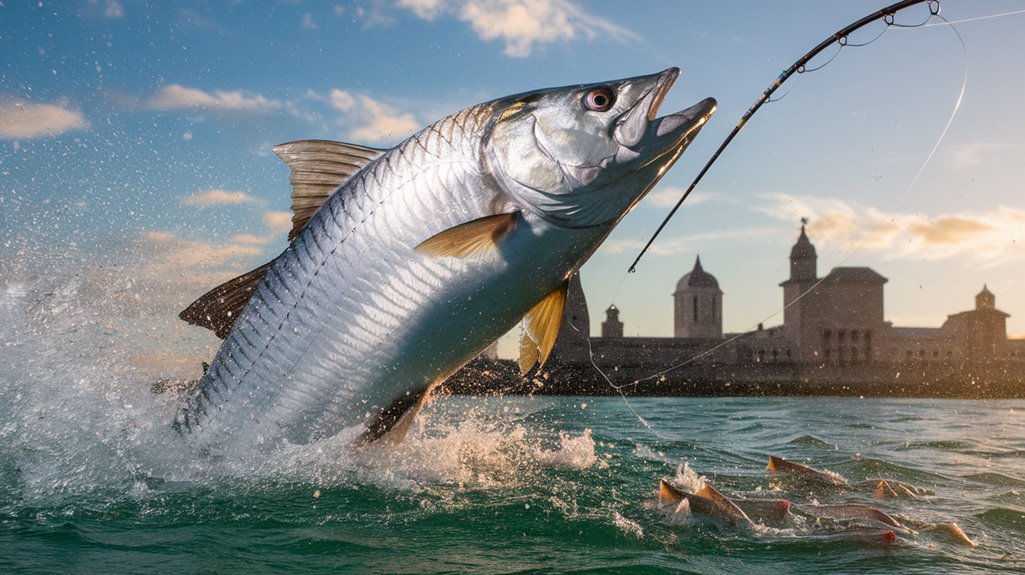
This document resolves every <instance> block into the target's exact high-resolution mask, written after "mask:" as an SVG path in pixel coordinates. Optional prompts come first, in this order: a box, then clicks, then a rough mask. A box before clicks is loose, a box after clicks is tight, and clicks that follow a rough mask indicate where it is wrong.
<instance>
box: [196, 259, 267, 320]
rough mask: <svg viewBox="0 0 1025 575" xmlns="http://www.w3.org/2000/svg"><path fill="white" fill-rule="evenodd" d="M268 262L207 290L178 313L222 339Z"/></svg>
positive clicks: (247, 299) (244, 305)
mask: <svg viewBox="0 0 1025 575" xmlns="http://www.w3.org/2000/svg"><path fill="white" fill-rule="evenodd" d="M271 263H273V262H268V263H266V264H263V265H262V266H260V267H258V268H256V269H255V270H253V271H250V272H246V273H244V274H242V275H240V276H238V277H237V278H234V279H230V280H228V281H226V282H224V283H223V284H221V285H219V286H217V287H215V288H214V289H212V290H210V291H208V292H206V293H205V294H203V295H202V296H200V298H199V299H197V300H196V301H194V302H192V304H191V305H189V307H187V308H185V309H184V310H182V312H181V313H180V314H178V317H180V318H181V319H183V320H185V321H187V322H189V323H191V324H192V325H198V326H200V327H205V328H207V329H209V330H212V331H213V332H214V334H216V335H217V337H219V338H221V339H224V338H226V337H228V332H229V331H231V326H232V325H234V324H235V320H236V319H238V316H239V314H240V313H242V308H244V307H246V303H248V302H249V298H250V297H252V295H253V292H255V291H256V286H258V285H260V282H261V281H263V278H264V277H265V276H266V275H267V270H268V269H270V266H271Z"/></svg>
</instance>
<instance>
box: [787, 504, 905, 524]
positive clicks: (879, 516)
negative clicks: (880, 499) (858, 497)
mask: <svg viewBox="0 0 1025 575" xmlns="http://www.w3.org/2000/svg"><path fill="white" fill-rule="evenodd" d="M796 507H797V510H798V511H800V512H801V513H803V514H805V515H811V516H812V517H816V518H825V519H840V520H850V519H871V520H872V521H877V522H879V523H882V524H884V525H888V526H890V527H896V528H897V529H904V526H903V525H901V524H900V522H899V521H897V520H896V519H894V518H893V517H891V516H890V515H889V514H888V513H886V512H885V511H881V510H879V509H876V508H875V507H868V506H867V505H843V504H839V505H799V506H796Z"/></svg>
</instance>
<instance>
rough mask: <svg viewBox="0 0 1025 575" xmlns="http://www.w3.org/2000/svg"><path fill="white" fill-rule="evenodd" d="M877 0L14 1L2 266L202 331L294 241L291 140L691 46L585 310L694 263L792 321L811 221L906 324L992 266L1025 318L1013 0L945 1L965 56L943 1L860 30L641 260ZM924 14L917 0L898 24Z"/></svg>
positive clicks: (922, 321) (745, 299)
mask: <svg viewBox="0 0 1025 575" xmlns="http://www.w3.org/2000/svg"><path fill="white" fill-rule="evenodd" d="M884 4H885V3H879V2H870V1H860V0H859V1H857V2H850V3H844V4H834V3H820V2H813V1H810V0H808V1H796V0H795V1H789V2H781V3H773V4H772V5H762V4H759V5H751V4H749V3H742V2H727V3H717V4H714V5H707V4H681V3H669V2H665V3H662V2H652V3H649V4H644V5H643V6H642V8H641V9H637V8H635V7H624V6H623V5H621V4H619V3H616V2H611V1H601V2H588V3H577V2H569V1H566V0H530V1H529V2H528V1H525V0H523V1H517V0H457V1H454V2H446V3H442V2H438V1H437V0H396V1H394V2H387V1H367V2H338V3H333V4H324V3H313V2H302V1H299V2H271V3H256V2H223V3H210V4H206V5H203V6H198V7H197V6H194V5H192V4H191V3H179V2H168V3H162V4H160V5H158V6H153V5H145V4H141V3H136V2H132V1H128V0H125V1H116V0H83V1H81V2H77V3H68V4H59V5H57V4H55V5H50V4H49V3H47V2H41V3H32V4H26V3H17V4H14V3H2V4H0V15H2V16H3V17H2V18H0V49H3V50H4V53H5V54H8V55H10V56H9V57H8V58H5V59H4V61H3V62H2V63H0V72H2V74H0V77H2V78H4V80H3V82H2V83H0V263H2V265H0V270H5V271H7V273H8V275H10V274H12V273H17V272H18V270H19V269H20V268H22V267H31V268H33V269H38V268H41V267H42V268H45V267H46V266H57V267H60V268H61V269H62V270H64V271H65V272H66V273H68V274H73V273H75V271H74V270H75V269H78V268H81V267H84V266H89V265H101V266H102V265H108V269H109V266H112V265H117V266H119V268H118V269H120V270H122V271H123V273H125V274H127V275H131V276H132V277H133V278H135V279H136V284H135V285H136V286H137V287H138V289H139V297H142V298H144V299H145V300H146V302H147V304H148V305H147V309H148V311H149V313H151V315H152V317H150V318H149V320H150V321H160V322H166V324H167V325H168V326H173V329H175V330H183V331H187V330H188V329H193V328H188V327H187V326H178V325H176V324H177V323H180V322H178V320H177V319H176V317H175V315H176V312H177V309H180V307H179V306H182V305H183V304H187V303H188V302H189V301H191V299H192V298H195V297H196V296H198V295H199V294H201V293H202V292H203V291H205V289H207V288H210V287H213V286H214V285H216V283H218V281H220V280H222V279H226V278H227V277H230V276H232V275H236V274H238V273H241V272H244V271H247V270H248V269H251V268H252V267H255V266H256V265H259V264H262V263H264V262H265V261H267V260H268V259H270V258H272V257H274V256H276V255H277V254H278V253H279V252H280V250H281V249H282V248H283V247H284V245H285V231H286V230H287V227H288V222H289V219H290V214H289V213H288V212H287V210H288V204H289V198H288V192H289V190H288V170H287V167H286V166H285V165H284V164H283V163H281V162H280V161H279V160H278V159H277V158H275V157H273V156H272V154H271V153H270V149H271V147H273V146H274V145H275V144H278V143H282V142H285V141H290V140H296V139H309V138H327V139H335V140H342V141H351V142H355V143H361V144H367V145H372V146H379V147H388V146H392V145H394V144H396V143H398V142H399V141H401V140H402V139H404V138H405V137H407V136H408V135H410V134H411V133H413V132H414V131H415V130H417V129H419V128H420V127H422V126H425V125H427V124H429V123H430V122H432V121H434V120H435V119H438V118H440V117H442V116H444V115H447V114H449V113H452V112H454V111H456V110H458V109H460V108H462V107H465V106H467V105H471V104H474V103H477V102H480V101H484V100H488V99H491V98H496V97H501V96H504V95H507V94H511V93H516V92H521V91H524V90H530V89H535V88H541V87H546V86H558V85H566V84H574V83H581V82H591V81H599V80H602V79H608V80H611V79H615V78H620V77H625V76H631V75H637V74H643V73H651V72H655V71H658V70H661V69H664V68H667V67H669V66H679V67H681V68H682V70H683V73H682V75H681V78H680V80H679V81H678V82H677V84H676V86H674V88H673V89H672V91H671V92H670V94H669V96H668V97H667V100H666V102H665V104H664V107H663V110H678V109H682V108H683V107H686V106H689V105H691V104H693V103H695V102H697V101H699V100H700V99H702V98H704V97H707V96H712V97H715V98H716V99H717V100H718V102H719V110H718V112H717V114H716V115H715V116H714V117H713V118H712V120H711V121H710V123H709V124H708V126H707V127H706V128H705V129H704V130H703V132H702V133H701V134H700V136H699V137H698V139H697V140H696V141H695V143H694V144H693V145H692V146H691V147H690V148H689V149H688V151H687V152H686V153H685V154H684V156H683V157H682V158H681V160H680V162H679V163H678V164H677V166H675V167H674V168H673V169H672V170H671V171H670V172H669V173H668V174H667V176H666V177H665V179H664V180H663V181H662V182H661V183H660V184H659V185H658V186H657V187H656V188H655V189H654V190H653V191H652V193H651V194H650V195H649V197H648V198H647V199H646V200H645V201H644V202H642V203H641V204H640V205H639V206H638V207H637V208H636V209H635V210H634V212H633V213H631V214H630V215H629V216H628V217H627V218H626V219H625V220H624V221H623V223H622V224H621V225H620V226H619V228H617V230H616V231H615V232H614V233H613V234H612V236H610V238H609V239H608V240H607V242H606V243H605V244H604V245H603V246H602V248H600V249H599V251H598V252H597V253H596V254H595V255H594V256H593V258H592V259H591V261H590V262H588V263H587V264H586V265H585V266H584V268H583V270H582V274H583V278H584V283H585V289H586V291H587V297H588V302H589V304H590V306H591V309H592V310H601V311H604V309H605V308H607V307H608V306H609V305H610V304H613V303H614V304H615V305H616V306H617V307H618V308H619V309H620V310H621V312H622V315H621V319H622V320H623V321H624V323H625V324H626V334H627V335H648V336H668V335H671V334H672V311H671V310H672V307H671V306H672V297H671V293H672V286H673V285H674V283H675V282H676V280H677V279H679V277H680V276H682V275H683V274H684V273H686V272H687V271H689V270H690V268H691V266H692V265H693V262H694V258H695V256H697V255H700V256H701V260H702V263H703V264H704V266H705V268H706V269H707V270H708V271H709V272H710V273H713V274H714V275H715V276H716V277H717V278H718V279H719V281H720V284H721V285H722V286H723V289H724V291H725V292H726V293H725V294H724V305H723V308H724V310H723V314H724V318H723V319H724V323H725V326H724V328H725V330H726V331H728V332H743V331H747V330H750V329H753V328H754V327H755V326H757V325H758V323H764V324H765V325H774V324H777V323H780V322H781V321H782V320H781V318H782V315H781V311H782V297H781V295H780V294H779V291H778V289H777V288H775V287H774V286H775V285H776V284H777V283H778V282H779V281H781V280H782V279H783V278H785V277H787V274H786V269H787V258H786V253H785V252H786V249H787V246H789V245H791V244H792V242H793V240H794V238H795V237H796V234H797V229H798V225H799V220H800V218H802V217H807V218H809V224H808V231H809V234H810V235H812V236H813V238H815V243H816V246H817V248H818V250H819V262H820V268H821V269H823V270H828V269H831V268H833V267H837V266H870V267H872V268H873V269H875V270H876V271H878V272H879V273H880V274H882V275H883V276H886V277H887V278H889V280H890V282H889V283H888V284H887V287H886V301H887V304H886V305H887V309H886V319H887V320H889V321H893V322H894V324H896V325H916V326H918V325H921V326H937V325H939V324H941V323H942V322H943V320H944V319H945V318H946V316H947V315H948V314H950V313H954V312H956V311H959V310H962V309H968V308H969V307H970V305H971V300H972V298H973V297H974V295H975V294H976V293H978V291H979V290H980V289H981V288H982V286H983V285H984V284H985V285H987V286H988V287H989V289H990V290H991V291H992V292H993V293H995V294H996V295H997V297H998V305H999V306H1000V308H1001V309H1003V310H1004V311H1006V312H1007V313H1009V314H1011V317H1010V318H1009V319H1008V331H1009V333H1010V334H1011V335H1012V336H1017V337H1022V336H1025V298H1023V297H1021V294H1025V274H1022V273H1021V272H1020V269H1021V266H1022V264H1023V263H1025V200H1023V199H1022V196H1021V192H1020V188H1021V187H1022V184H1023V182H1025V165H1023V164H1022V163H1021V162H1020V161H1019V160H1018V157H1019V156H1020V153H1021V151H1022V149H1023V148H1025V141H1023V138H1022V136H1021V134H1025V111H1023V110H1022V109H1021V106H1020V103H1019V98H1018V95H1019V94H1021V93H1023V92H1025V75H1022V74H1015V73H1009V72H1013V71H1015V70H1018V69H1020V67H1021V64H1020V62H1018V61H1017V58H1016V54H1020V53H1022V52H1023V51H1025V38H1023V36H1022V35H1021V34H1020V30H1021V29H1022V26H1023V25H1025V1H1022V0H1001V1H994V2H987V3H985V4H979V3H974V2H968V1H965V0H948V1H945V2H943V3H942V9H943V11H942V14H943V16H944V17H946V18H947V19H948V20H951V21H954V22H955V23H956V26H957V31H958V33H959V34H960V37H961V38H963V40H964V44H965V47H966V51H965V54H966V56H963V55H962V49H961V44H960V42H959V41H958V36H957V35H955V34H954V33H953V32H952V31H951V29H950V28H948V27H947V26H946V25H945V24H944V23H943V22H942V21H940V20H937V19H935V18H933V19H931V20H929V21H928V23H927V25H926V26H923V27H919V28H912V29H905V28H891V29H888V30H887V31H886V33H885V34H882V36H880V37H879V38H878V39H877V40H875V41H874V42H872V43H871V44H870V45H867V46H863V47H857V48H855V47H853V45H854V44H860V43H864V42H868V41H870V40H872V39H873V38H875V37H876V36H877V35H878V34H879V33H880V32H881V31H882V27H881V26H882V25H881V24H880V27H877V28H873V27H870V28H869V29H866V30H865V31H864V32H863V33H864V36H861V35H859V36H858V37H857V38H854V37H852V38H850V39H849V44H850V45H849V46H848V47H846V48H844V49H842V50H841V51H840V52H839V54H838V55H837V56H836V58H835V59H833V60H832V61H829V59H830V58H832V57H833V56H834V53H835V51H834V49H832V48H831V49H830V50H827V51H826V53H824V54H823V56H822V59H821V60H820V61H816V62H813V63H812V64H810V65H809V69H811V68H812V67H817V66H819V65H822V64H826V62H827V61H829V63H828V65H826V66H825V67H824V68H822V69H821V70H819V71H816V72H815V73H809V74H803V75H801V76H798V77H796V78H794V79H792V80H791V81H790V82H789V83H788V84H786V85H785V86H784V88H783V89H781V90H780V93H779V94H777V95H778V96H779V97H782V99H781V100H779V101H778V102H774V103H772V104H769V105H767V106H765V107H764V108H763V109H762V110H761V111H760V112H759V114H758V115H757V116H755V117H754V118H753V119H752V121H751V122H750V124H749V125H748V126H747V128H746V129H745V130H744V132H743V133H741V135H740V136H739V137H738V138H737V140H736V141H735V142H734V143H733V144H732V145H731V147H730V148H728V149H727V151H726V153H725V154H724V155H723V157H722V159H721V160H720V161H719V162H718V163H717V164H716V165H715V166H714V167H713V168H712V170H711V171H710V172H709V173H708V175H707V176H706V177H705V179H704V180H703V182H702V184H701V185H700V186H699V187H698V188H697V189H696V190H695V192H694V194H693V195H692V197H691V198H690V199H688V201H687V202H686V203H685V204H684V206H683V209H682V210H681V211H680V212H679V213H678V214H677V216H676V217H675V219H674V220H673V221H672V223H671V224H670V226H669V227H668V228H667V229H666V231H665V232H664V233H663V235H662V236H661V237H660V238H659V239H658V241H657V242H656V243H655V244H654V246H653V248H652V250H651V251H650V252H649V253H648V254H647V255H646V256H645V258H644V259H643V260H641V262H640V264H639V266H638V268H637V273H635V274H627V272H626V270H627V268H628V267H629V264H630V262H631V261H632V260H633V258H634V257H635V256H636V255H637V253H638V251H639V250H640V248H641V247H642V246H643V245H644V242H645V241H646V240H647V239H648V237H650V235H651V233H652V232H653V231H654V229H655V227H656V226H657V224H658V222H659V221H660V220H661V219H662V218H663V217H664V216H665V214H666V213H667V212H668V210H669V207H670V206H671V204H672V203H673V202H675V200H676V199H677V197H678V196H679V194H680V193H682V191H683V189H685V187H686V186H687V184H688V183H689V182H690V180H691V179H692V178H693V176H694V175H695V173H696V171H697V170H698V169H699V168H700V167H701V166H702V165H703V164H704V162H705V161H706V160H707V158H708V157H709V156H710V154H711V153H712V151H713V150H714V149H715V147H716V146H718V144H719V142H720V141H721V140H722V138H723V137H725V135H726V134H727V133H728V132H729V130H730V129H731V128H732V127H733V126H734V125H735V123H736V121H737V119H738V118H739V117H740V116H741V115H742V113H743V112H744V111H745V110H746V109H747V108H748V107H749V106H750V105H751V103H752V102H753V101H754V99H755V98H756V97H757V95H758V94H759V93H761V91H762V90H763V89H764V88H765V86H766V85H768V83H769V82H770V81H771V80H772V78H774V77H775V76H776V75H777V74H778V73H779V71H780V70H782V69H783V68H785V67H786V66H788V65H789V64H790V63H791V62H792V61H793V60H794V59H796V58H797V57H798V56H800V55H801V54H803V53H804V52H805V51H807V50H808V49H809V48H810V47H812V46H814V45H815V44H816V43H818V42H819V41H820V40H822V39H823V38H824V37H826V36H828V35H829V34H830V33H832V32H833V31H835V30H837V29H839V28H841V27H843V26H844V25H846V24H848V23H850V22H851V21H853V20H855V19H857V18H859V17H861V16H863V15H865V14H867V13H869V12H871V11H873V10H876V9H879V8H881V7H882V6H883V5H884ZM927 19H928V11H927V10H926V8H925V7H918V8H917V9H912V10H908V11H907V12H902V13H901V14H899V15H898V17H897V21H898V23H902V24H913V23H922V22H925V21H926V20H927ZM966 68H967V77H968V81H967V84H966V87H965V92H964V97H963V99H961V100H960V107H959V108H957V112H956V114H955V113H954V111H955V105H956V103H957V102H958V101H959V96H960V94H961V89H962V85H963V83H964V79H965V70H966ZM952 114H953V121H952V122H951V124H950V129H949V131H947V132H946V136H945V137H944V138H943V140H942V141H941V142H940V145H939V146H938V147H937V148H936V149H935V153H933V147H934V146H935V145H936V142H937V140H938V139H939V137H940V134H941V133H943V131H944V129H945V127H946V125H947V122H948V120H949V119H950V118H951V116H952ZM927 158H931V159H930V160H929V161H928V162H926V159H927ZM923 166H924V168H923ZM912 183H913V185H912ZM11 270H13V271H11ZM600 315H601V314H593V315H592V331H593V332H598V331H599V329H600V327H599V324H600V321H601V319H602V318H601V317H599V316H600ZM161 325H163V324H161ZM506 345H508V344H506Z"/></svg>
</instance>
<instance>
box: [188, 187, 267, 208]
mask: <svg viewBox="0 0 1025 575" xmlns="http://www.w3.org/2000/svg"><path fill="white" fill-rule="evenodd" d="M256 201H257V200H256V198H254V197H253V196H250V195H249V194H247V193H245V192H236V191H232V190H225V189H224V188H211V189H209V190H206V191H203V192H198V193H195V194H192V195H191V196H185V197H184V198H182V205H183V206H214V205H222V204H245V203H251V202H256Z"/></svg>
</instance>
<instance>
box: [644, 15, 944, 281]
mask: <svg viewBox="0 0 1025 575" xmlns="http://www.w3.org/2000/svg"><path fill="white" fill-rule="evenodd" d="M916 4H928V6H929V15H930V16H937V15H939V13H940V2H939V0H902V1H901V2H897V3H895V4H891V5H890V6H887V7H886V8H883V9H882V10H878V11H876V12H873V13H872V14H869V15H868V16H865V17H864V18H862V19H860V20H858V21H857V22H854V23H852V24H850V25H848V26H846V27H844V28H841V29H840V30H838V31H837V32H836V33H835V34H833V35H832V36H830V37H828V38H826V39H825V40H823V41H822V42H820V43H819V45H818V46H815V47H814V48H812V49H811V50H810V51H808V53H807V54H805V55H804V56H801V57H800V58H798V59H797V61H796V62H794V63H793V64H792V65H791V66H790V67H789V68H787V69H786V70H784V71H783V73H782V74H780V75H779V76H778V77H777V78H776V79H775V80H773V82H772V84H770V85H769V87H768V88H766V89H765V91H764V92H762V94H761V95H760V96H759V97H758V99H757V100H755V103H754V104H753V105H752V106H751V107H750V108H748V110H747V112H745V113H744V115H743V116H742V117H741V118H740V121H739V122H737V125H736V126H735V127H734V128H733V130H732V131H731V132H730V133H729V135H728V136H726V139H725V140H723V142H722V144H719V148H718V149H717V150H716V151H715V153H714V154H712V157H711V158H710V159H709V160H708V163H706V164H705V167H704V168H701V171H700V172H698V175H697V177H696V178H694V181H693V182H691V184H690V186H688V187H687V191H685V192H684V193H683V196H681V197H680V200H679V201H678V202H676V205H675V206H673V209H672V210H670V211H669V215H667V216H666V217H665V219H664V220H662V223H661V224H659V226H658V229H656V230H655V233H654V234H653V235H652V236H651V239H650V240H648V243H647V244H645V245H644V249H642V250H641V253H640V254H638V255H637V258H636V259H635V260H634V261H633V263H632V264H630V269H629V270H628V271H629V273H634V272H636V271H637V262H639V261H641V258H642V257H643V256H644V254H645V253H646V252H647V251H648V248H650V247H651V244H652V243H653V242H654V241H655V238H657V237H658V235H659V234H660V233H662V229H663V228H665V227H666V224H668V223H669V220H670V219H672V217H673V216H674V215H675V214H676V211H677V210H679V209H680V206H681V205H683V202H684V200H686V199H687V196H689V195H690V193H691V191H693V190H694V187H695V186H697V185H698V182H700V181H701V178H703V177H704V176H705V172H707V171H708V168H710V167H712V164H714V163H715V161H716V160H717V159H719V155H720V154H722V151H723V150H724V149H726V146H728V145H730V142H732V141H733V138H734V137H736V135H737V133H739V132H740V130H741V129H743V127H744V125H745V124H747V121H748V120H750V119H751V116H753V115H754V113H755V112H757V111H758V109H759V108H761V107H762V104H764V103H766V102H768V101H769V98H770V97H771V96H772V94H773V92H775V91H776V90H777V89H778V88H779V87H780V86H782V85H783V82H786V81H787V80H789V79H790V77H791V76H793V75H794V74H801V73H803V72H804V71H805V65H806V64H807V63H808V62H809V61H811V59H812V58H814V57H815V56H817V55H818V54H819V53H820V52H822V51H823V50H825V49H826V48H828V47H830V46H832V45H833V44H834V43H836V44H839V45H840V46H841V47H843V46H846V45H847V37H848V36H849V35H850V34H851V33H852V32H854V31H856V30H858V29H860V28H864V27H865V26H867V25H869V24H871V23H873V22H876V21H877V20H883V21H884V22H886V25H887V26H891V25H893V24H894V16H895V15H896V14H897V12H900V11H901V10H903V9H905V8H908V7H910V6H914V5H916Z"/></svg>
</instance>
